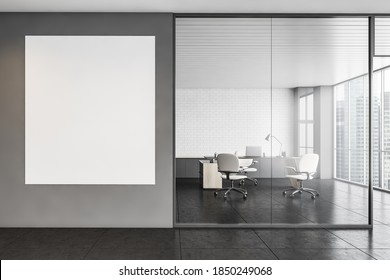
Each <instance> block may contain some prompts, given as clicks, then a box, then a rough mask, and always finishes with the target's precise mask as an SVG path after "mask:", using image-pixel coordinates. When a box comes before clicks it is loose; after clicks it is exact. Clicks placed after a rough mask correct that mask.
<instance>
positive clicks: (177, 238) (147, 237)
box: [0, 181, 390, 260]
mask: <svg viewBox="0 0 390 280" xmlns="http://www.w3.org/2000/svg"><path fill="white" fill-rule="evenodd" d="M276 183H277V184H275V185H276V186H275V188H279V189H278V191H275V192H274V191H272V192H271V188H264V189H261V188H254V187H252V189H251V190H249V193H250V197H248V199H247V200H245V201H244V200H242V198H240V196H239V195H237V196H235V197H233V196H232V197H231V198H230V199H228V200H227V201H224V200H223V199H221V198H220V197H217V198H214V196H213V193H212V192H207V191H206V192H203V191H199V189H194V188H189V187H188V190H187V191H184V192H179V193H178V199H179V202H180V203H179V205H178V207H179V216H181V218H183V217H186V215H188V217H189V216H190V215H191V214H192V216H193V217H192V220H191V221H195V222H196V221H198V222H199V219H204V220H203V221H204V222H206V221H210V222H214V221H215V217H218V219H217V221H220V222H225V223H236V222H237V221H239V222H242V220H243V221H245V222H248V221H253V222H259V221H263V222H267V223H269V222H270V221H272V222H278V223H283V222H291V221H294V222H299V223H301V222H304V223H315V222H317V223H318V222H324V221H326V222H335V223H345V222H350V221H352V222H360V220H359V219H361V218H363V219H364V218H365V215H366V210H365V208H366V204H365V202H364V197H365V195H366V192H365V190H364V189H363V188H359V187H358V188H354V187H351V186H349V185H347V184H344V185H343V184H339V183H337V182H331V181H329V182H322V183H321V184H319V185H317V187H318V188H319V189H320V191H321V198H320V199H318V200H314V201H313V200H311V198H310V196H309V197H296V199H289V198H284V197H283V196H280V189H281V188H282V187H283V182H282V181H280V182H276ZM278 184H279V186H277V185H278ZM190 185H191V184H189V186H190ZM192 187H197V185H196V184H194V183H192ZM273 187H274V186H273ZM184 188H185V187H184ZM210 194H211V195H210ZM256 194H258V195H256ZM348 197H351V198H354V199H352V200H351V201H348ZM236 198H237V199H236ZM355 199H356V201H355ZM200 202H202V203H203V205H206V206H207V207H209V208H210V209H211V211H209V212H207V211H203V212H202V211H198V212H197V213H195V212H196V211H197V210H196V209H197V208H198V207H197V206H199V203H200ZM216 205H218V206H216ZM271 206H272V207H271ZM207 207H204V208H207ZM253 207H256V209H257V211H251V210H253ZM191 211H192V212H191ZM225 212H227V213H229V215H230V214H231V215H230V216H232V217H229V215H226V213H225ZM254 212H255V213H256V214H255V213H254ZM327 212H331V213H327ZM389 212H390V194H388V193H383V192H378V191H375V192H374V219H375V221H376V222H375V225H374V228H373V229H372V230H369V229H348V230H341V229H211V228H210V229H205V228H204V229H187V228H186V229H183V228H182V229H91V228H85V229H75V228H53V229H45V228H30V229H28V228H14V229H13V228H0V259H76V260H80V259H91V260H92V259H94V260H95V259H105V260H106V259H114V260H120V259H130V260H132V259H169V260H173V259H202V260H203V259H204V260H207V259H259V260H269V259H286V260H290V259H300V260H305V259H320V260H321V259H324V260H325V259H332V260H338V259H340V260H345V259H348V260H355V259H359V260H368V259H387V260H390V213H389ZM233 213H235V214H233ZM210 217H211V218H213V219H214V220H213V219H211V218H210ZM188 219H189V218H188ZM207 219H209V220H207ZM307 221H310V222H307Z"/></svg>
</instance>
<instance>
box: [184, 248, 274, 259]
mask: <svg viewBox="0 0 390 280" xmlns="http://www.w3.org/2000/svg"><path fill="white" fill-rule="evenodd" d="M182 259H183V260H276V257H275V255H274V254H273V253H272V252H271V250H269V249H266V248H264V249H182Z"/></svg>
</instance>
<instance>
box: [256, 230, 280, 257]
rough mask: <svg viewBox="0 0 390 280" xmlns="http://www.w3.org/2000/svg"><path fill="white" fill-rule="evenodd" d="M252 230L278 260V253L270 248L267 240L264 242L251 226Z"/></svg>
mask: <svg viewBox="0 0 390 280" xmlns="http://www.w3.org/2000/svg"><path fill="white" fill-rule="evenodd" d="M252 231H253V232H254V233H255V234H256V236H257V237H258V238H259V239H260V240H261V241H262V242H263V243H264V244H265V246H267V248H268V250H270V251H271V253H272V254H273V255H274V256H275V258H276V259H277V260H280V258H279V257H278V255H276V253H275V252H274V251H273V250H272V249H271V247H269V246H268V244H267V242H265V241H264V240H263V239H262V238H261V237H260V235H259V234H258V233H257V232H256V230H255V229H253V228H252Z"/></svg>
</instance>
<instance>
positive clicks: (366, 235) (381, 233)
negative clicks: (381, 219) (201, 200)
mask: <svg viewBox="0 0 390 280" xmlns="http://www.w3.org/2000/svg"><path fill="white" fill-rule="evenodd" d="M331 232H332V233H333V234H335V235H336V236H338V237H340V238H341V239H343V240H344V241H346V242H348V243H350V244H352V245H353V246H355V247H357V248H374V249H382V248H388V249H390V238H389V237H390V227H389V226H386V225H375V226H374V228H373V229H372V230H370V229H360V230H358V229H348V230H331Z"/></svg>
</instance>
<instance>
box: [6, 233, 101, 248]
mask: <svg viewBox="0 0 390 280" xmlns="http://www.w3.org/2000/svg"><path fill="white" fill-rule="evenodd" d="M104 231H105V229H93V228H33V229H31V230H30V231H29V232H28V233H27V234H24V235H22V236H21V237H20V238H18V239H17V240H15V241H14V242H12V243H11V244H10V245H9V246H7V249H8V248H44V247H45V246H48V247H49V248H52V247H56V248H60V247H74V248H77V247H91V246H92V245H93V244H94V243H95V242H96V240H97V239H98V238H99V237H100V236H101V235H102V233H103V232H104Z"/></svg>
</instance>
